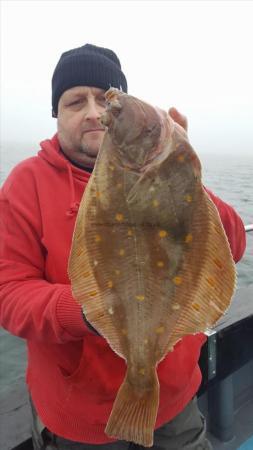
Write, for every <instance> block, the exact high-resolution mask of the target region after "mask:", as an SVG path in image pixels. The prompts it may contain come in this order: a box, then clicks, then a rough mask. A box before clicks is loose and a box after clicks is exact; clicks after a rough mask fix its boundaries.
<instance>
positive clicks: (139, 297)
mask: <svg viewBox="0 0 253 450" xmlns="http://www.w3.org/2000/svg"><path fill="white" fill-rule="evenodd" d="M135 298H136V300H139V301H140V302H142V301H143V300H144V299H145V296H144V295H136V296H135Z"/></svg>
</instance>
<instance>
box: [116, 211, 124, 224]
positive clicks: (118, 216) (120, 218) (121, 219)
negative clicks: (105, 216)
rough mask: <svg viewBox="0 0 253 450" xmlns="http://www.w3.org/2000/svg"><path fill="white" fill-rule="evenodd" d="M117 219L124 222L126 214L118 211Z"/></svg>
mask: <svg viewBox="0 0 253 450" xmlns="http://www.w3.org/2000/svg"><path fill="white" fill-rule="evenodd" d="M115 219H116V220H117V221H118V222H123V220H124V216H123V214H121V213H117V214H116V216H115Z"/></svg>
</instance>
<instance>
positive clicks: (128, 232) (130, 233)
mask: <svg viewBox="0 0 253 450" xmlns="http://www.w3.org/2000/svg"><path fill="white" fill-rule="evenodd" d="M127 235H128V236H133V230H131V228H129V229H128V230H127Z"/></svg>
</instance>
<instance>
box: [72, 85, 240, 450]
mask: <svg viewBox="0 0 253 450" xmlns="http://www.w3.org/2000/svg"><path fill="white" fill-rule="evenodd" d="M106 99H107V110H106V112H105V114H104V115H103V117H102V123H103V124H104V125H106V126H107V127H108V129H107V132H106V134H105V137H104V140H103V143H102V146H101V149H100V152H99V155H98V158H97V161H96V165H95V168H94V171H93V174H92V176H91V178H90V181H89V183H88V186H87V188H86V190H85V193H84V196H83V199H82V202H81V205H80V209H79V212H78V217H77V221H76V226H75V231H74V235H73V242H72V249H71V254H70V259H69V276H70V280H71V284H72V290H73V294H74V297H75V298H76V300H77V301H78V302H79V303H80V304H81V305H82V308H83V311H84V313H85V315H86V317H87V319H88V321H89V322H90V323H91V324H92V325H93V326H94V327H95V328H96V329H97V330H98V332H99V333H100V334H101V335H103V336H104V337H105V339H106V340H107V341H108V343H109V345H110V346H111V348H112V349H113V350H114V351H115V352H116V353H117V354H118V355H119V356H120V357H122V358H124V359H125V360H126V363H127V370H126V376H125V380H124V382H123V383H122V385H121V387H120V389H119V391H118V394H117V397H116V399H115V402H114V405H113V409H112V412H111V415H110V418H109V420H108V423H107V426H106V429H105V432H106V433H107V434H108V436H113V437H115V438H117V439H124V440H126V441H131V442H135V443H137V444H140V445H143V446H146V447H149V446H152V445H153V432H154V427H155V421H156V416H157V411H158V406H159V381H158V378H157V373H156V367H157V364H158V363H159V361H161V360H162V359H163V358H164V357H165V355H166V354H167V353H168V352H169V351H173V347H174V345H175V343H176V342H177V341H178V340H180V339H181V338H182V337H183V336H185V335H187V334H191V333H197V332H200V331H205V330H206V329H207V328H210V327H212V326H213V325H214V324H215V323H216V322H217V320H218V319H219V318H220V317H221V316H222V315H223V314H224V312H225V311H226V310H227V308H228V307H229V305H230V301H231V298H232V295H233V292H234V288H235V267H234V262H233V259H232V256H231V252H230V247H229V244H228V241H227V237H226V235H225V232H224V230H223V226H222V223H221V220H220V218H219V214H218V212H217V209H216V207H215V206H214V204H213V203H212V201H211V200H210V199H209V197H208V195H207V194H206V192H205V190H204V188H203V186H202V182H201V165H200V162H199V159H198V157H197V155H196V153H195V152H194V150H193V148H192V147H191V145H190V143H189V141H188V138H187V135H186V133H185V131H184V130H183V129H182V128H181V127H180V126H179V125H177V124H176V123H174V122H173V120H172V119H171V118H170V117H169V116H168V114H167V113H165V112H164V111H162V110H160V109H158V108H154V107H153V106H151V105H148V104H147V103H145V102H142V101H141V100H139V99H137V98H135V97H132V96H130V95H127V94H125V93H123V92H121V91H118V90H116V89H110V90H109V91H107V93H106Z"/></svg>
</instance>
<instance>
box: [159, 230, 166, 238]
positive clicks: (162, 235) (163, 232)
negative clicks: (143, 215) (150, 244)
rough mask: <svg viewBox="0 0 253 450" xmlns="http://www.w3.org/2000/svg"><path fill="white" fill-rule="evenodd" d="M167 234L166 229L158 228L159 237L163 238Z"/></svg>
mask: <svg viewBox="0 0 253 450" xmlns="http://www.w3.org/2000/svg"><path fill="white" fill-rule="evenodd" d="M167 235H168V233H167V231H165V230H160V231H159V237H160V238H164V237H166V236H167Z"/></svg>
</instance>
